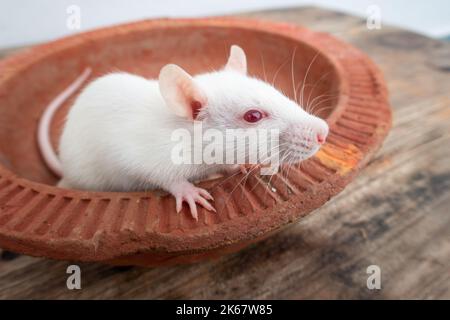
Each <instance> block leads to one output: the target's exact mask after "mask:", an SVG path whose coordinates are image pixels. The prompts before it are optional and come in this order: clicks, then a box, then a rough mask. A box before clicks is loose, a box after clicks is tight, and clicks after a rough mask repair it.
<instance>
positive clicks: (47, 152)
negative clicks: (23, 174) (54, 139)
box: [37, 68, 91, 177]
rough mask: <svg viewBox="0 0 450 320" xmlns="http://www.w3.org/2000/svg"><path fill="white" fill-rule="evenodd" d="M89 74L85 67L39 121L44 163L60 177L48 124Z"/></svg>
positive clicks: (40, 143)
mask: <svg viewBox="0 0 450 320" xmlns="http://www.w3.org/2000/svg"><path fill="white" fill-rule="evenodd" d="M90 74H91V69H90V68H86V69H85V70H84V71H83V73H82V74H81V75H80V76H79V77H78V78H77V79H76V80H75V81H74V82H73V83H72V84H71V85H70V86H68V87H67V88H66V89H64V91H63V92H61V93H60V94H59V95H58V96H57V97H56V98H55V99H54V100H53V101H52V102H51V103H50V104H49V105H48V106H47V107H46V108H45V111H44V113H43V115H42V117H41V119H40V121H39V125H38V136H37V139H38V145H39V150H40V151H41V154H42V157H43V158H44V161H45V163H46V164H47V166H48V167H49V168H50V170H51V171H52V172H53V173H54V174H55V175H57V176H58V177H62V168H61V162H60V161H59V159H58V156H57V155H56V153H55V150H54V149H53V147H52V143H51V141H50V125H51V123H52V119H53V116H54V114H55V112H56V111H57V110H58V109H59V108H60V107H61V105H62V104H63V103H64V102H65V101H66V100H67V99H68V98H69V97H70V96H71V95H72V94H74V93H75V92H76V91H77V90H78V89H79V88H80V87H81V85H82V84H83V82H84V81H86V79H87V78H88V77H89V75H90Z"/></svg>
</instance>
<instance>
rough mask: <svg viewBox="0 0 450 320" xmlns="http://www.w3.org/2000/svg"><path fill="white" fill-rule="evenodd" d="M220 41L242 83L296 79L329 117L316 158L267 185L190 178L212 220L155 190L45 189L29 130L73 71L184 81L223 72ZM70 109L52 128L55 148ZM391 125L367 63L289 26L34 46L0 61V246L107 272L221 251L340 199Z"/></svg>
mask: <svg viewBox="0 0 450 320" xmlns="http://www.w3.org/2000/svg"><path fill="white" fill-rule="evenodd" d="M232 44H238V45H239V46H241V47H242V48H243V49H244V50H245V51H246V53H247V57H248V60H249V70H250V73H251V74H253V75H255V76H257V77H261V78H263V79H264V78H266V79H267V81H274V84H275V86H277V87H278V88H280V89H282V90H283V91H284V92H285V93H286V94H288V95H290V96H291V97H294V93H293V92H294V90H293V82H294V87H296V88H298V91H297V94H296V96H297V98H299V99H300V98H302V97H303V104H306V103H307V102H308V103H309V105H314V106H315V110H316V112H318V113H319V114H320V116H322V117H323V118H326V119H327V121H328V123H329V125H330V129H331V131H330V132H331V133H330V135H329V138H328V140H327V143H326V144H325V145H324V146H323V148H322V149H321V151H320V152H319V153H318V154H317V155H316V156H315V157H314V158H312V159H310V160H308V161H306V162H304V163H302V165H301V166H295V167H292V168H290V169H289V170H288V169H287V168H282V170H281V171H280V173H278V174H277V175H275V176H272V177H270V178H269V177H265V176H259V175H251V176H250V177H248V179H246V180H245V183H244V181H242V176H236V177H234V178H230V179H226V177H222V178H217V179H214V180H209V181H203V182H201V183H200V185H201V186H202V187H205V188H207V189H208V190H209V191H210V192H211V193H212V194H213V196H214V198H215V199H216V201H215V207H216V209H217V211H218V212H217V214H215V213H210V212H208V211H205V210H203V209H200V212H199V221H198V222H195V220H193V219H192V218H191V216H190V214H189V212H188V209H187V207H186V208H184V209H183V212H182V213H181V214H177V213H176V212H175V203H174V199H173V198H172V196H170V195H167V194H163V193H161V192H146V193H143V192H142V193H106V192H83V191H77V190H65V189H60V188H57V187H55V186H54V184H55V182H56V181H57V180H56V177H54V176H53V175H52V174H51V173H50V172H49V170H48V169H47V168H46V166H45V164H44V162H43V160H42V158H41V157H40V154H39V152H38V149H37V144H36V126H37V123H38V119H39V117H40V115H41V114H42V112H43V109H44V108H45V106H46V105H47V104H48V103H49V102H50V101H51V100H52V98H54V97H55V96H56V95H57V94H58V93H59V92H61V91H62V90H63V89H64V88H65V87H66V86H68V85H69V84H70V83H71V82H72V81H73V80H74V79H75V78H76V77H77V76H78V75H79V74H80V73H81V72H82V71H83V69H84V68H85V67H88V66H89V67H91V68H92V69H93V70H94V74H93V75H92V78H94V77H96V76H99V75H101V74H104V73H106V72H111V71H116V70H124V71H128V72H132V73H137V74H141V75H145V76H147V77H152V78H155V77H156V76H157V75H158V72H159V70H160V68H161V67H162V66H163V65H164V64H166V63H170V62H171V63H177V64H179V65H181V66H182V67H183V68H185V69H186V70H187V71H189V72H191V73H194V74H195V73H199V72H202V71H207V70H211V69H214V68H220V67H221V66H223V64H224V63H225V61H226V59H227V55H228V51H229V47H230V45H232ZM294 52H295V54H294ZM292 62H293V63H292ZM292 75H294V77H293V76H292ZM302 87H304V89H303V90H302V89H301V88H302ZM301 92H303V94H300V93H301ZM72 100H73V99H72ZM71 102H72V101H68V102H67V103H66V105H65V106H64V108H62V110H60V112H59V113H58V114H57V116H56V118H55V120H54V123H53V124H52V138H53V143H54V145H55V147H56V146H57V142H58V137H59V135H60V132H61V126H62V124H63V119H64V116H65V114H66V112H67V108H68V107H69V106H70V103H71ZM390 124H391V111H390V107H389V103H388V97H387V91H386V87H385V83H384V81H383V78H382V76H381V74H380V71H379V70H378V69H377V68H376V66H375V65H374V64H373V62H372V61H371V60H370V59H369V58H368V57H367V56H366V55H365V54H363V53H361V52H360V51H359V50H357V49H355V48H354V47H352V46H350V45H348V44H346V43H343V42H342V41H339V40H337V39H336V38H334V37H332V36H330V35H328V34H324V33H317V32H313V31H310V30H308V29H305V28H301V27H296V26H292V25H288V24H280V23H273V22H266V21H255V20H245V19H234V18H212V19H180V20H150V21H142V22H137V23H131V24H126V25H119V26H114V27H109V28H104V29H99V30H95V31H92V32H87V33H83V34H79V35H76V36H72V37H68V38H64V39H61V40H58V41H54V42H51V43H48V44H44V45H39V46H36V47H33V48H31V49H27V50H25V51H23V52H21V53H19V54H17V55H15V56H11V57H9V58H7V59H5V60H2V61H0V247H2V248H4V249H7V250H12V251H15V252H19V253H23V254H28V255H33V256H42V257H48V258H54V259H67V260H78V261H100V262H104V263H112V264H118V265H145V266H150V265H160V264H173V263H185V262H194V261H198V260H201V259H205V258H211V257H216V256H220V255H222V254H224V253H227V252H231V251H235V250H238V249H240V248H242V247H244V246H246V245H248V244H249V243H252V242H254V241H256V240H259V239H262V238H263V237H266V236H268V235H269V234H270V233H272V232H274V231H276V230H278V229H280V228H281V227H283V226H286V225H287V224H289V223H292V222H294V221H297V220H298V219H299V218H301V217H303V216H305V215H306V214H308V213H309V212H311V211H312V210H314V209H316V208H318V207H319V206H321V205H323V204H324V203H325V202H326V201H328V200H329V199H330V198H331V197H332V196H334V195H336V194H337V193H338V192H340V191H341V190H342V189H343V188H344V187H345V185H346V184H348V183H349V182H350V181H351V180H352V179H353V178H354V176H355V174H356V173H357V172H358V171H359V170H361V168H362V167H363V166H364V165H365V164H366V163H367V162H368V160H369V159H370V158H371V156H372V155H373V154H374V152H375V151H376V150H377V149H378V148H379V147H380V145H381V143H382V141H383V139H384V138H385V136H386V134H387V132H388V130H389V128H390ZM269 180H270V181H269ZM232 191H233V192H232Z"/></svg>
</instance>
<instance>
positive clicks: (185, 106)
mask: <svg viewBox="0 0 450 320" xmlns="http://www.w3.org/2000/svg"><path fill="white" fill-rule="evenodd" d="M159 91H160V92H161V95H162V96H163V98H164V100H165V101H166V103H167V105H168V106H169V107H170V108H171V109H172V111H173V112H174V113H175V114H176V115H178V116H181V117H185V118H188V119H191V120H193V119H195V118H196V116H197V114H198V112H199V111H200V109H201V108H202V107H203V106H204V105H205V104H206V97H205V95H204V93H203V92H202V90H201V89H200V88H199V87H198V86H197V84H196V83H195V82H194V79H193V78H192V77H191V76H190V75H189V74H188V73H187V72H186V71H184V70H183V69H182V68H180V67H179V66H177V65H175V64H168V65H165V66H164V67H163V68H162V69H161V71H160V72H159Z"/></svg>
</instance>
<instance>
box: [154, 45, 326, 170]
mask: <svg viewBox="0 0 450 320" xmlns="http://www.w3.org/2000/svg"><path fill="white" fill-rule="evenodd" d="M159 85H160V91H161V94H162V96H163V98H164V99H165V101H166V103H167V105H168V106H169V107H170V108H171V109H172V111H173V112H174V113H175V114H177V115H179V116H181V117H184V118H187V119H190V120H192V121H193V120H199V121H202V123H203V124H204V127H208V128H215V129H218V130H221V131H224V130H226V129H264V130H266V131H269V130H273V129H275V130H277V131H278V134H279V135H278V150H279V158H280V160H281V161H282V162H288V161H289V162H295V161H301V160H305V159H307V158H309V157H311V156H312V155H314V154H315V153H316V152H317V151H318V150H319V148H320V146H321V145H322V144H323V143H324V142H325V139H326V137H327V135H328V125H327V123H326V122H325V121H324V120H322V119H320V118H318V117H316V116H314V115H311V114H309V113H307V112H306V111H305V110H304V109H303V108H302V107H301V106H299V105H298V104H297V103H296V102H295V101H293V100H291V99H289V98H288V97H287V96H285V95H284V94H283V93H282V92H280V91H279V90H277V89H276V88H275V87H273V86H272V85H270V84H268V83H267V82H264V81H261V80H259V79H257V78H254V77H250V76H248V75H247V60H246V56H245V53H244V51H243V50H242V49H241V48H240V47H238V46H235V45H233V46H232V47H231V50H230V56H229V58H228V61H227V63H226V65H225V67H224V68H223V69H222V70H219V71H215V72H210V73H204V74H200V75H197V76H195V77H192V76H190V75H189V74H188V73H187V72H185V71H184V70H183V69H181V68H180V67H178V66H176V65H173V64H170V65H166V66H165V67H163V68H162V69H161V72H160V75H159ZM258 143H259V142H258ZM264 143H267V142H264ZM271 145H272V146H273V142H272V144H271ZM264 150H266V149H264Z"/></svg>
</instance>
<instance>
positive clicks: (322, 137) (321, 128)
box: [313, 118, 329, 144]
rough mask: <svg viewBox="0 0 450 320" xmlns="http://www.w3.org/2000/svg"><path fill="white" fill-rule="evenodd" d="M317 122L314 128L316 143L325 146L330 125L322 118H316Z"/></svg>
mask: <svg viewBox="0 0 450 320" xmlns="http://www.w3.org/2000/svg"><path fill="white" fill-rule="evenodd" d="M316 120H317V121H316V123H315V124H314V126H313V131H314V135H315V138H316V143H318V144H324V143H325V141H326V139H327V136H328V130H329V129H328V124H327V123H326V122H325V121H324V120H322V119H320V118H316Z"/></svg>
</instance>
